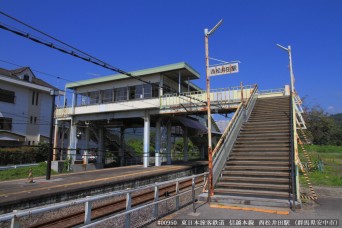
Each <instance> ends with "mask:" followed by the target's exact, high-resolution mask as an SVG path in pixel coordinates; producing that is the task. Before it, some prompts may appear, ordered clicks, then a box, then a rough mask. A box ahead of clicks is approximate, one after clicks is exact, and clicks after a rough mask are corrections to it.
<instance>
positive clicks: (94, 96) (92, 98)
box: [89, 91, 100, 105]
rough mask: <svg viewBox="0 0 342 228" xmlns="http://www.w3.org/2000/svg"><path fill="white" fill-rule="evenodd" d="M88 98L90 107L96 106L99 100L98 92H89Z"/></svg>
mask: <svg viewBox="0 0 342 228" xmlns="http://www.w3.org/2000/svg"><path fill="white" fill-rule="evenodd" d="M89 98H90V101H89V104H91V105H92V104H98V103H99V100H100V94H99V91H95V92H90V93H89Z"/></svg>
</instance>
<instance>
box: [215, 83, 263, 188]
mask: <svg viewBox="0 0 342 228" xmlns="http://www.w3.org/2000/svg"><path fill="white" fill-rule="evenodd" d="M257 91H258V86H257V85H255V86H254V88H253V91H252V93H251V95H250V97H249V98H248V101H247V104H246V105H245V104H244V103H241V104H240V105H239V107H238V109H237V110H236V112H235V114H234V116H233V118H232V120H231V121H230V122H229V124H228V126H227V127H226V129H225V131H224V132H223V134H222V136H221V138H220V140H219V141H218V143H217V145H216V147H215V148H214V150H213V185H215V184H216V182H217V181H218V179H219V176H220V174H221V171H222V169H223V168H224V165H225V163H226V161H227V158H228V156H229V154H230V151H231V150H232V149H233V146H234V143H235V140H236V138H237V137H238V135H239V132H240V129H241V126H242V124H243V123H244V122H245V121H247V120H248V118H249V116H250V114H251V112H252V110H253V107H254V105H255V102H256V99H257Z"/></svg>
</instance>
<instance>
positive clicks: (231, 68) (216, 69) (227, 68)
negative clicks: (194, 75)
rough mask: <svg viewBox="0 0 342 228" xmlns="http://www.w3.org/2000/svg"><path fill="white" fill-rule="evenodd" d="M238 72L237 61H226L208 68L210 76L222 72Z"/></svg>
mask: <svg viewBox="0 0 342 228" xmlns="http://www.w3.org/2000/svg"><path fill="white" fill-rule="evenodd" d="M238 72H239V65H238V63H228V64H224V65H219V66H213V67H209V68H208V75H209V77H211V76H218V75H223V74H232V73H238Z"/></svg>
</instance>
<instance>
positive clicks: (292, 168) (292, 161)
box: [290, 93, 296, 211]
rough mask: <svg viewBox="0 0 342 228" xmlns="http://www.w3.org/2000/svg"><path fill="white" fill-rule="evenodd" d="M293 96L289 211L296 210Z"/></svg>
mask: <svg viewBox="0 0 342 228" xmlns="http://www.w3.org/2000/svg"><path fill="white" fill-rule="evenodd" d="M292 96H293V94H292V93H291V101H290V103H291V117H290V118H291V124H290V126H291V151H290V159H291V179H292V180H291V190H292V204H291V209H292V210H293V211H295V210H296V206H295V205H296V203H295V200H296V195H295V164H294V140H295V138H294V131H293V129H294V125H293V100H292Z"/></svg>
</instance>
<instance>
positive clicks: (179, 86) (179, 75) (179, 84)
mask: <svg viewBox="0 0 342 228" xmlns="http://www.w3.org/2000/svg"><path fill="white" fill-rule="evenodd" d="M178 93H181V72H180V71H178Z"/></svg>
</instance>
